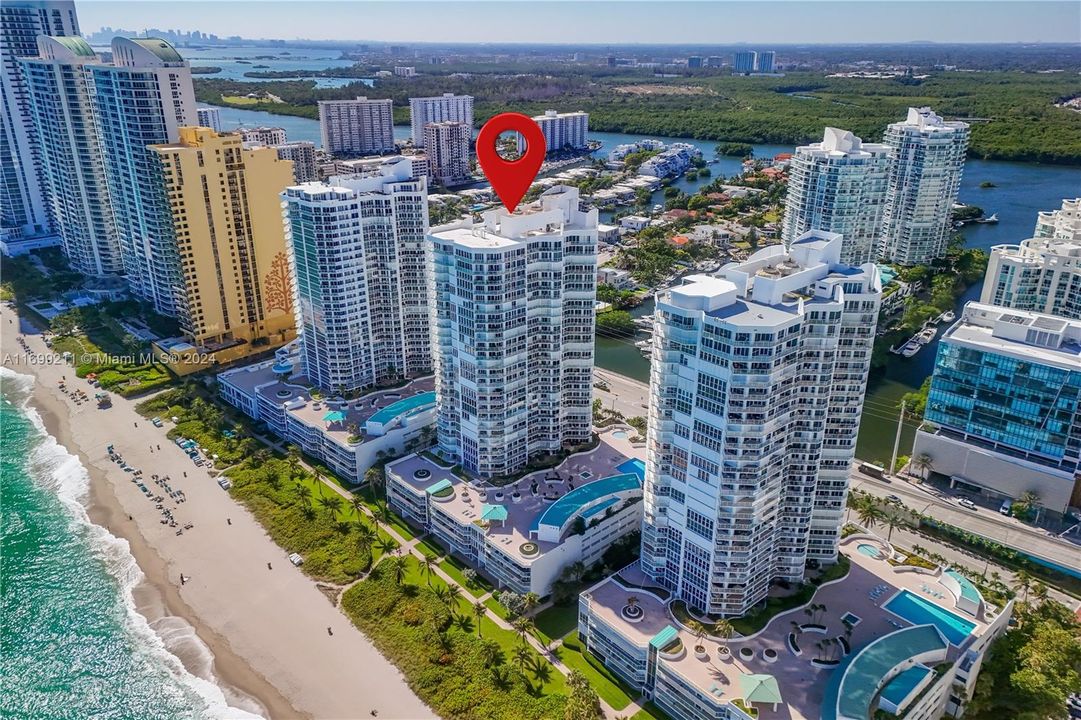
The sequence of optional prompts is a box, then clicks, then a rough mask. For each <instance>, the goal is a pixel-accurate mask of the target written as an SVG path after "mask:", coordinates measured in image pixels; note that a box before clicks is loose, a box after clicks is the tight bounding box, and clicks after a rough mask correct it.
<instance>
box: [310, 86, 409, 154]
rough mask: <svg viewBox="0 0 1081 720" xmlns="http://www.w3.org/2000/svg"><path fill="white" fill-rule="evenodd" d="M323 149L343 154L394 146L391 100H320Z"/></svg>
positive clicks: (371, 152)
mask: <svg viewBox="0 0 1081 720" xmlns="http://www.w3.org/2000/svg"><path fill="white" fill-rule="evenodd" d="M319 130H320V132H321V133H322V138H323V150H324V151H325V152H328V153H330V154H331V155H341V156H345V157H350V156H357V155H381V154H383V153H387V152H391V151H393V150H394V107H393V104H392V103H391V101H390V100H369V99H368V98H366V97H358V98H357V99H356V100H320V101H319Z"/></svg>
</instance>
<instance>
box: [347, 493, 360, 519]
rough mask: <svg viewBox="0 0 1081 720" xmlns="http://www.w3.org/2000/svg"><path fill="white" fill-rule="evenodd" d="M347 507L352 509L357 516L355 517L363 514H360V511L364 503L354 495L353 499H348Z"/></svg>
mask: <svg viewBox="0 0 1081 720" xmlns="http://www.w3.org/2000/svg"><path fill="white" fill-rule="evenodd" d="M349 505H350V506H351V507H352V508H353V512H354V513H356V514H357V517H360V516H361V515H362V514H363V513H361V511H360V509H361V508H362V507H364V501H363V500H362V499H361V498H360V496H359V495H354V496H353V497H351V498H350V499H349Z"/></svg>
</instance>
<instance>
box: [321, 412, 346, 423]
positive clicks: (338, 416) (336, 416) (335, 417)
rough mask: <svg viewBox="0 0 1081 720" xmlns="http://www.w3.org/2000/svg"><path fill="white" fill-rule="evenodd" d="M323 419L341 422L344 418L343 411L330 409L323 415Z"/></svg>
mask: <svg viewBox="0 0 1081 720" xmlns="http://www.w3.org/2000/svg"><path fill="white" fill-rule="evenodd" d="M323 420H324V421H326V422H341V421H342V420H345V413H343V412H342V411H341V410H331V411H330V412H328V413H327V414H326V415H324V416H323Z"/></svg>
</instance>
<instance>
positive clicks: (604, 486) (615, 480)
mask: <svg viewBox="0 0 1081 720" xmlns="http://www.w3.org/2000/svg"><path fill="white" fill-rule="evenodd" d="M640 487H642V481H641V480H640V479H639V478H638V476H637V475H636V474H634V473H624V474H622V475H613V476H611V477H606V478H602V479H601V480H594V481H593V482H591V483H586V484H585V485H579V486H578V487H576V488H574V489H573V490H571V491H570V492H569V493H567V494H566V495H564V496H563V497H561V498H559V499H558V500H556V501H555V502H554V503H552V504H551V505H550V506H549V507H548V509H547V510H545V511H544V513H542V514H541V515H538V516H537V517H536V518H535V519H534V520H533V531H534V532H536V531H539V530H540V526H541V525H550V526H552V527H554V528H557V529H561V528H562V527H563V525H565V524H566V522H567V521H568V520H570V518H571V516H572V515H574V514H575V513H577V512H578V511H579V509H581V508H582V507H583V506H584V505H588V504H589V503H591V502H593V501H594V500H599V499H600V498H602V497H604V496H605V495H612V494H614V493H618V492H624V491H627V490H634V489H637V488H640ZM542 539H543V538H542Z"/></svg>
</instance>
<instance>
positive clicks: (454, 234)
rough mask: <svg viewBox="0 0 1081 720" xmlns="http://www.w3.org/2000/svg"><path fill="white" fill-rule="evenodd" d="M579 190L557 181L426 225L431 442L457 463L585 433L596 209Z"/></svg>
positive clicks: (518, 453)
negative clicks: (468, 216) (532, 193)
mask: <svg viewBox="0 0 1081 720" xmlns="http://www.w3.org/2000/svg"><path fill="white" fill-rule="evenodd" d="M578 202H579V200H578V191H577V189H575V188H568V187H564V186H558V185H557V186H555V187H553V188H551V189H549V190H548V191H547V192H545V193H544V194H543V195H541V197H540V199H539V200H538V201H537V202H536V203H534V204H532V205H531V206H529V207H528V208H525V209H524V210H523V211H522V212H521V213H520V214H514V215H508V214H507V213H505V212H503V211H501V210H494V211H491V212H488V213H485V215H484V222H483V223H482V224H480V225H476V226H473V225H471V224H470V223H469V221H465V222H463V223H460V224H456V225H447V226H444V227H443V228H438V229H436V231H435V232H433V234H432V235H431V243H432V250H433V263H432V267H433V273H432V276H431V278H432V283H433V285H432V296H433V298H434V299H433V303H432V307H433V314H434V315H433V317H434V326H435V328H434V331H433V332H434V335H433V342H434V343H435V349H434V355H435V365H436V390H437V392H438V393H439V418H438V429H439V446H440V449H441V450H442V451H443V452H444V453H445V454H448V455H452V456H455V457H457V458H458V459H459V460H460V462H461V464H462V467H463V468H465V469H466V470H467V471H468V472H471V473H476V474H477V475H480V476H483V477H495V476H499V475H505V474H508V473H513V472H515V471H517V470H520V469H521V468H523V467H524V466H525V465H526V463H527V462H528V461H529V459H530V458H531V457H534V456H536V455H541V454H547V453H554V452H558V451H559V450H560V449H561V448H563V447H564V445H565V444H571V445H573V444H578V443H581V442H584V441H586V440H588V439H589V434H590V426H591V421H592V417H591V414H592V411H591V409H590V399H591V395H592V375H593V330H594V309H593V305H594V301H595V298H596V274H597V211H596V210H595V209H593V210H590V211H588V212H582V211H581V210H579V208H578Z"/></svg>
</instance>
